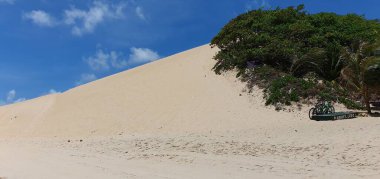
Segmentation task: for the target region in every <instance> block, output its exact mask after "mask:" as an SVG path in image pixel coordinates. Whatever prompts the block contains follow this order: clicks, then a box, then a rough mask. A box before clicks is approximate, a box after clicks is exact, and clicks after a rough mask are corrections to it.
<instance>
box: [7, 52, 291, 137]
mask: <svg viewBox="0 0 380 179" xmlns="http://www.w3.org/2000/svg"><path fill="white" fill-rule="evenodd" d="M215 52H216V50H215V49H214V50H211V49H210V47H209V46H208V45H205V46H202V47H198V48H195V49H193V50H190V51H187V52H183V53H180V54H177V55H175V56H172V57H168V58H166V59H163V60H160V61H157V62H154V63H151V64H147V65H144V66H142V67H138V68H136V69H132V70H128V71H125V72H122V73H119V74H116V75H113V76H110V77H107V78H104V79H101V80H98V81H95V82H92V83H89V84H86V85H83V86H80V87H77V88H74V89H71V90H68V91H67V92H64V93H62V94H56V95H50V96H45V97H42V98H39V99H35V100H31V101H27V102H24V103H20V104H15V105H11V106H7V107H3V108H0V126H1V127H2V130H1V131H0V134H1V135H2V136H8V135H10V136H67V135H74V136H76V135H103V134H117V133H120V132H129V133H130V132H156V131H157V132H159V131H161V132H170V131H174V132H178V131H181V132H186V131H209V130H227V129H235V130H236V129H247V128H249V127H250V126H252V125H255V124H257V122H258V121H257V120H260V121H267V120H269V119H273V118H280V117H281V116H283V115H287V114H278V113H274V112H273V110H271V109H265V108H262V103H261V99H260V98H258V100H259V101H257V103H250V102H249V99H248V98H246V97H239V94H241V90H242V85H241V84H239V83H236V82H234V79H233V78H228V76H227V77H226V76H217V75H215V74H214V73H213V72H212V71H211V68H212V67H213V65H214V63H215V62H214V60H212V57H213V55H214V54H215ZM255 100H256V99H255ZM268 113H274V114H272V115H267V114H268ZM22 129H24V130H22ZM25 129H27V130H25Z"/></svg>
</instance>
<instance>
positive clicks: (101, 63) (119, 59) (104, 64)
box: [85, 50, 128, 71]
mask: <svg viewBox="0 0 380 179" xmlns="http://www.w3.org/2000/svg"><path fill="white" fill-rule="evenodd" d="M85 61H86V62H87V64H88V65H89V67H90V68H91V69H92V70H94V71H105V70H109V69H110V68H111V67H112V68H123V67H125V66H127V65H128V63H127V60H125V59H124V58H123V54H122V53H120V52H116V51H111V52H109V53H105V52H104V51H103V50H98V51H97V52H96V54H95V55H94V56H90V57H88V58H86V59H85Z"/></svg>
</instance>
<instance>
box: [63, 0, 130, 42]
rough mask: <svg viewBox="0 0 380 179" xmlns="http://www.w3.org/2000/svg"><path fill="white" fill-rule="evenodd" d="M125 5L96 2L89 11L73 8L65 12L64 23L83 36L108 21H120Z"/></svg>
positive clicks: (74, 32)
mask: <svg viewBox="0 0 380 179" xmlns="http://www.w3.org/2000/svg"><path fill="white" fill-rule="evenodd" d="M124 8H125V5H124V4H118V5H112V4H111V5H110V4H106V3H103V2H101V1H94V3H93V5H92V6H91V7H90V8H89V9H88V10H81V9H77V8H75V7H72V8H71V9H70V10H65V11H64V14H65V17H64V23H65V24H66V25H70V26H72V29H71V32H72V33H73V34H74V35H77V36H81V35H83V34H86V33H91V32H93V31H94V29H95V28H96V26H97V25H99V24H100V23H102V22H103V21H105V20H106V19H118V18H122V17H123V10H124Z"/></svg>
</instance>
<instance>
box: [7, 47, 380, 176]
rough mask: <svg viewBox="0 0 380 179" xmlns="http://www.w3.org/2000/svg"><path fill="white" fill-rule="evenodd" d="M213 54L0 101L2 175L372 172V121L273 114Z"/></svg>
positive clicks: (379, 154) (375, 165) (378, 132)
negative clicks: (220, 70)
mask: <svg viewBox="0 0 380 179" xmlns="http://www.w3.org/2000/svg"><path fill="white" fill-rule="evenodd" d="M216 52H217V49H211V48H210V47H209V46H208V45H204V46H201V47H198V48H195V49H191V50H189V51H186V52H183V53H179V54H176V55H173V56H170V57H167V58H165V59H162V60H159V61H156V62H153V63H149V64H147V65H144V66H141V67H138V68H135V69H131V70H128V71H125V72H122V73H118V74H115V75H112V76H109V77H107V78H103V79H100V80H97V81H94V82H92V83H88V84H86V85H82V86H79V87H76V88H73V89H71V90H68V91H66V92H64V93H60V94H53V95H48V96H43V97H40V98H37V99H33V100H29V101H25V102H22V103H18V104H13V105H8V106H3V107H0V161H1V162H0V178H1V177H4V178H9V179H12V178H21V179H22V178H36V179H37V178H38V179H39V178H99V179H100V178H102V179H103V178H181V179H182V178H380V120H379V118H369V117H366V118H364V117H362V118H356V119H351V120H340V121H327V122H316V121H311V120H309V119H308V116H307V111H308V107H307V106H304V107H303V108H301V109H297V108H294V109H293V110H291V112H288V111H286V112H285V111H280V112H277V111H275V110H274V109H273V107H266V106H265V105H264V101H263V96H262V92H261V91H260V90H259V89H256V90H254V91H253V92H252V93H250V94H248V93H247V92H244V87H245V85H244V84H243V83H241V82H239V81H238V80H236V78H235V75H234V73H226V74H223V75H216V74H215V73H214V72H212V71H211V68H212V67H213V65H214V64H215V61H214V60H213V59H212V57H213V56H214V55H215V53H216ZM339 109H340V110H344V109H343V108H339Z"/></svg>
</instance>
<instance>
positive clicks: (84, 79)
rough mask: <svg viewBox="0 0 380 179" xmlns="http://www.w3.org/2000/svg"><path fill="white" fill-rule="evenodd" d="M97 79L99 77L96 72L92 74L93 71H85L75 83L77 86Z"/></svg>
mask: <svg viewBox="0 0 380 179" xmlns="http://www.w3.org/2000/svg"><path fill="white" fill-rule="evenodd" d="M96 79H97V77H96V75H95V74H92V73H84V74H82V75H81V78H80V80H79V81H77V82H76V83H75V84H76V85H77V86H79V85H82V84H86V83H89V82H91V81H94V80H96Z"/></svg>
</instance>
